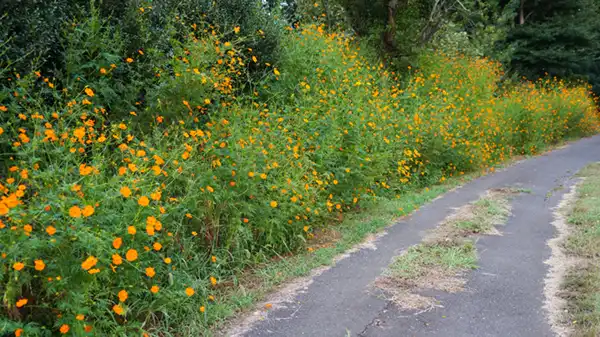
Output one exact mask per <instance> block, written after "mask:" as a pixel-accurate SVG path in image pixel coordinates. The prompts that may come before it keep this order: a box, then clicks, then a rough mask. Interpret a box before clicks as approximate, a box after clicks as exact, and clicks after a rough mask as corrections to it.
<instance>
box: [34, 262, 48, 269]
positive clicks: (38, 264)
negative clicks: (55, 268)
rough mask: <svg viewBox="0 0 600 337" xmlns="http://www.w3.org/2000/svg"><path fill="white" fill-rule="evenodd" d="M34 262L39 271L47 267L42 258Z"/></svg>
mask: <svg viewBox="0 0 600 337" xmlns="http://www.w3.org/2000/svg"><path fill="white" fill-rule="evenodd" d="M33 263H35V270H37V271H42V270H44V268H46V264H45V263H44V261H42V260H35V261H33Z"/></svg>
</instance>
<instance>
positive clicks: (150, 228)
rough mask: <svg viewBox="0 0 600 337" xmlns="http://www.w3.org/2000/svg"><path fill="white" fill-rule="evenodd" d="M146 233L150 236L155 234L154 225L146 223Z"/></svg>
mask: <svg viewBox="0 0 600 337" xmlns="http://www.w3.org/2000/svg"><path fill="white" fill-rule="evenodd" d="M146 233H148V235H150V236H152V235H154V226H153V225H149V224H146Z"/></svg>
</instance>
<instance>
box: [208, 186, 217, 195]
mask: <svg viewBox="0 0 600 337" xmlns="http://www.w3.org/2000/svg"><path fill="white" fill-rule="evenodd" d="M206 189H207V190H208V191H209V192H211V193H212V192H214V191H215V190H214V189H213V188H212V187H210V186H206Z"/></svg>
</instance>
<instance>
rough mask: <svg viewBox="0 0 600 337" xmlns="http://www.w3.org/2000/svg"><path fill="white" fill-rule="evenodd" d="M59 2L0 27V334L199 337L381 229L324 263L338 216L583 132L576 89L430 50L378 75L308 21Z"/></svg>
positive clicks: (419, 199)
mask: <svg viewBox="0 0 600 337" xmlns="http://www.w3.org/2000/svg"><path fill="white" fill-rule="evenodd" d="M71 2H72V3H71ZM71 2H69V4H70V6H65V5H64V3H63V2H60V1H48V2H44V3H43V4H38V3H37V2H35V3H33V4H28V5H24V6H17V7H11V5H10V4H6V5H5V4H4V3H3V4H2V6H4V7H1V8H2V10H3V12H1V13H0V19H1V20H3V22H5V23H6V25H5V26H6V27H9V28H7V29H6V31H7V32H8V33H9V34H8V35H7V36H4V35H2V39H0V61H1V62H2V63H1V64H0V293H1V294H2V306H1V307H0V331H3V332H6V331H8V332H11V333H14V334H15V335H16V336H58V335H71V336H87V335H102V336H140V335H141V336H194V335H200V334H208V333H210V331H211V329H213V327H214V326H215V325H216V324H218V323H219V322H221V321H222V320H223V319H225V318H226V317H229V316H231V315H232V314H233V313H234V311H235V310H238V309H240V308H244V307H248V305H249V304H250V302H251V301H252V300H254V298H253V297H252V296H247V293H245V292H244V291H243V289H241V288H240V287H239V285H240V280H238V277H239V276H240V275H247V274H248V270H251V269H253V268H255V267H256V266H263V267H264V266H267V267H265V268H263V269H261V270H268V266H275V265H276V264H277V263H285V262H282V261H294V260H293V259H294V258H295V257H292V258H291V259H290V260H286V258H289V256H291V255H294V254H297V253H299V252H308V253H312V254H313V256H314V257H315V260H314V261H319V259H322V261H328V260H331V259H332V258H333V257H332V256H333V255H334V254H335V253H337V252H339V251H340V250H342V249H345V248H347V247H349V246H350V245H351V244H353V243H356V242H359V241H360V239H361V238H362V237H363V236H364V235H366V234H368V233H372V232H373V231H374V230H375V229H376V228H380V227H383V226H384V225H385V224H386V223H387V222H386V221H384V220H382V219H373V220H372V222H369V223H368V224H365V223H363V222H361V221H355V222H352V221H350V222H345V226H351V227H352V230H348V229H347V228H349V227H346V229H344V228H343V226H342V227H341V228H340V229H339V230H338V232H341V233H342V234H341V238H340V240H339V241H338V242H339V243H338V244H336V245H335V246H334V247H336V248H333V250H323V251H322V252H319V251H320V248H322V247H319V246H318V244H316V243H315V242H316V241H317V240H318V239H320V237H322V236H325V237H326V236H327V235H328V234H327V233H334V232H335V231H336V224H339V223H340V222H344V220H345V219H348V218H352V217H354V216H356V217H357V219H360V214H364V213H361V212H364V211H365V210H373V209H377V207H378V205H379V206H381V205H388V206H389V205H394V206H393V207H394V208H395V210H394V213H392V212H391V211H389V210H388V211H387V212H386V213H385V214H387V215H386V216H388V217H391V215H392V214H395V215H402V214H404V213H405V212H410V208H411V207H412V206H413V205H417V206H418V205H420V204H422V203H423V202H425V201H427V200H429V199H430V198H432V197H434V196H436V195H437V194H439V193H441V192H442V191H443V190H444V189H445V188H446V187H447V186H448V185H444V184H447V183H448V180H452V181H453V182H456V181H457V180H456V179H457V177H463V176H465V175H468V174H469V173H473V172H485V171H491V170H493V169H494V167H495V166H496V165H498V164H501V163H503V162H505V161H507V160H509V159H510V158H512V157H514V156H517V155H527V154H536V153H539V151H541V150H543V149H544V148H545V147H547V146H551V145H553V144H556V143H558V142H561V141H563V140H565V139H572V138H579V137H584V136H587V135H591V134H594V133H597V132H598V131H599V128H600V119H599V117H598V114H597V107H596V105H595V98H594V97H593V96H592V95H591V93H590V90H591V87H590V86H589V85H588V84H585V83H583V82H574V83H571V82H567V81H566V80H565V79H561V78H553V77H543V78H540V79H537V80H535V81H533V82H530V81H514V82H510V81H506V74H505V70H504V68H503V66H502V65H501V64H500V63H499V62H498V61H494V60H493V59H491V58H487V57H482V56H478V55H473V54H461V53H459V52H458V51H457V50H447V49H445V50H438V51H435V52H434V51H430V50H425V49H424V51H423V52H422V53H418V55H416V56H415V57H414V59H412V60H413V61H414V66H410V67H409V66H406V67H404V66H402V68H394V67H393V66H392V64H391V63H386V62H385V60H384V58H380V57H378V56H377V55H376V53H373V52H371V51H369V49H368V45H369V44H368V43H365V41H364V40H360V39H358V38H356V37H355V36H353V35H352V34H348V31H346V30H344V29H343V28H344V27H340V26H339V25H337V26H336V25H334V24H332V23H331V22H329V25H327V23H328V22H327V17H328V16H327V15H323V14H325V13H324V12H323V10H322V6H320V5H318V3H317V6H314V5H313V6H311V7H309V9H310V11H317V13H320V14H319V15H317V16H315V17H314V18H313V17H311V16H310V15H308V16H307V18H304V19H302V20H295V21H293V23H289V22H288V21H285V20H287V19H285V17H286V15H287V14H285V13H283V14H281V16H280V14H279V13H278V12H277V11H272V12H269V11H268V10H267V9H265V8H264V7H263V6H261V5H260V4H257V3H254V2H252V1H242V0H236V1H227V2H224V1H216V2H210V3H203V6H197V4H195V3H193V2H191V1H178V2H175V1H165V2H164V3H162V2H161V3H160V4H159V3H155V2H145V1H139V2H138V1H126V2H125V4H121V3H120V2H119V3H118V4H115V3H113V2H111V1H105V2H100V3H96V2H94V1H89V2H88V1H75V0H73V1H71ZM28 6H29V7H28ZM36 6H37V7H36ZM39 6H41V8H39ZM27 8H30V9H31V10H30V11H25V10H26V9H27ZM116 9H118V10H116ZM23 11H25V12H23ZM40 11H41V12H40ZM307 11H308V9H307ZM241 12H244V13H246V14H248V15H246V16H243V18H240V16H239V15H238V13H241ZM40 13H41V14H40ZM18 15H21V18H22V20H20V19H18V18H15V17H18ZM64 22H67V23H68V24H66V25H64V24H63V23H64ZM4 33H5V32H4V31H3V32H2V34H4ZM10 34H12V35H10ZM24 42H27V43H24ZM437 184H442V185H441V186H438V185H437ZM415 191H424V192H422V193H416V192H415ZM406 200H409V202H407V201H406ZM397 202H398V203H399V204H396V203H397ZM492 206H493V205H490V206H489V207H491V208H490V209H493V207H492ZM486 207H487V206H486ZM397 208H400V209H399V210H397ZM395 212H398V213H397V214H396V213H395ZM361 226H364V230H356V228H359V229H360V228H363V227H361ZM478 226H479V225H478V224H474V223H467V222H465V223H463V224H461V225H460V226H459V227H460V230H461V231H467V232H477V231H482V232H485V231H486V230H487V229H486V228H487V227H485V228H484V227H481V228H480V227H478ZM457 228H458V227H457ZM324 241H327V238H325V240H324ZM325 248H327V247H325ZM467 248H468V247H467ZM460 251H461V252H462V251H464V252H466V253H469V254H471V253H472V252H470V250H469V249H466V250H464V249H462V248H461V250H460ZM436 254H437V253H436ZM444 254H445V253H444ZM442 255H443V254H442ZM303 256H304V257H303V258H305V255H303ZM273 260H277V261H278V262H273ZM303 261H306V263H307V266H306V268H310V266H314V265H315V264H314V261H312V260H311V261H310V262H308V261H309V260H303ZM324 263H326V262H324ZM468 265H470V264H468ZM306 268H304V270H299V271H297V272H293V273H289V274H277V273H273V274H267V275H274V276H273V277H274V282H273V283H277V282H279V281H280V280H282V279H285V278H286V277H289V276H293V275H294V274H295V273H304V272H306ZM278 277H279V278H278ZM264 279H265V278H263V280H264ZM278 280H279V281H278ZM242 282H243V281H242ZM261 284H267V283H261ZM236 294H241V295H240V296H239V297H236V296H238V295H236ZM252 294H259V295H260V291H256V292H253V293H252Z"/></svg>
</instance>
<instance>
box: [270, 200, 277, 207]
mask: <svg viewBox="0 0 600 337" xmlns="http://www.w3.org/2000/svg"><path fill="white" fill-rule="evenodd" d="M269 205H271V207H273V208H275V207H277V201H271V203H270V204H269Z"/></svg>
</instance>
